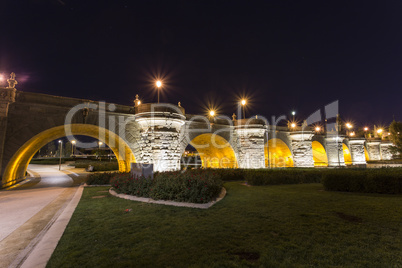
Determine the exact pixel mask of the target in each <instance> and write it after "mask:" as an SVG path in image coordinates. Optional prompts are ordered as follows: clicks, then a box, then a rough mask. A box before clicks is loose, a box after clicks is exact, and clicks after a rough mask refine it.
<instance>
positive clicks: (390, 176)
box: [322, 168, 402, 194]
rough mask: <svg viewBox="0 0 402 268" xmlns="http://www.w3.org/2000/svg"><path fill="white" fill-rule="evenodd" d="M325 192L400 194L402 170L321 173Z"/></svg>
mask: <svg viewBox="0 0 402 268" xmlns="http://www.w3.org/2000/svg"><path fill="white" fill-rule="evenodd" d="M322 184H323V185H324V188H325V190H327V191H343V192H360V193H379V194H402V169H400V168H381V169H366V170H347V169H345V170H334V171H328V172H324V173H323V178H322Z"/></svg>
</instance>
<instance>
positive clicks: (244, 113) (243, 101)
mask: <svg viewBox="0 0 402 268" xmlns="http://www.w3.org/2000/svg"><path fill="white" fill-rule="evenodd" d="M246 104H247V101H246V100H245V99H242V100H241V106H242V108H243V119H246V111H245V109H244V108H245V107H244V106H245V105H246Z"/></svg>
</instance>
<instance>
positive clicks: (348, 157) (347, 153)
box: [342, 143, 352, 165]
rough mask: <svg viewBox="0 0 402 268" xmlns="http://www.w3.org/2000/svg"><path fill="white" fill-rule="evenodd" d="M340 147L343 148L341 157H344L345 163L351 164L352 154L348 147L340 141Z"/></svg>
mask: <svg viewBox="0 0 402 268" xmlns="http://www.w3.org/2000/svg"><path fill="white" fill-rule="evenodd" d="M342 149H343V157H344V159H345V165H351V164H352V155H351V153H350V150H349V147H348V146H347V145H346V144H345V143H342Z"/></svg>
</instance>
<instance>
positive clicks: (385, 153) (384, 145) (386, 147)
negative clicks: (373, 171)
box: [380, 141, 393, 160]
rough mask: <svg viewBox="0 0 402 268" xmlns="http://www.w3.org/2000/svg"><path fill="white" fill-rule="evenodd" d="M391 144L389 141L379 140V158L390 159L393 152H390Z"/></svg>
mask: <svg viewBox="0 0 402 268" xmlns="http://www.w3.org/2000/svg"><path fill="white" fill-rule="evenodd" d="M391 146H393V144H392V142H391V141H381V143H380V151H381V160H392V158H393V154H392V152H391Z"/></svg>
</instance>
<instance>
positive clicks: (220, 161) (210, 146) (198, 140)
mask: <svg viewBox="0 0 402 268" xmlns="http://www.w3.org/2000/svg"><path fill="white" fill-rule="evenodd" d="M190 144H191V146H193V147H194V148H195V149H196V150H197V152H198V153H199V156H200V158H201V162H202V166H203V167H208V168H236V167H237V160H236V154H235V152H234V150H233V148H232V146H231V145H230V143H229V142H228V141H227V140H225V139H224V138H223V137H221V136H219V135H216V134H210V133H208V134H201V135H199V136H197V137H195V138H194V139H193V140H192V141H191V142H190Z"/></svg>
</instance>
